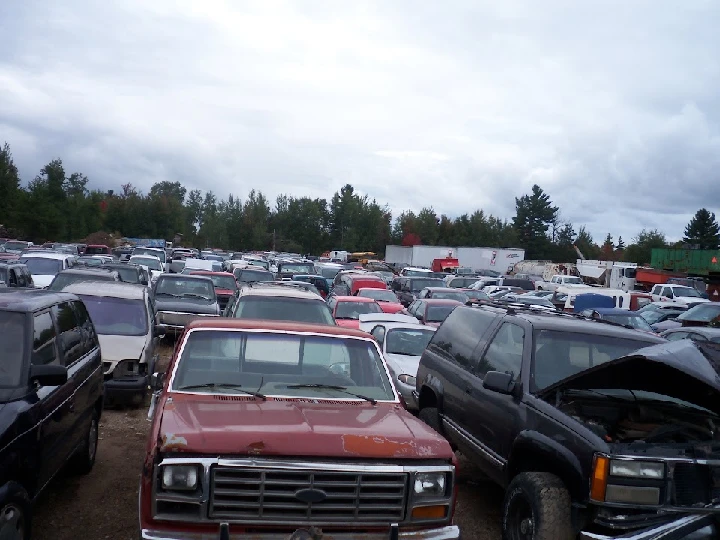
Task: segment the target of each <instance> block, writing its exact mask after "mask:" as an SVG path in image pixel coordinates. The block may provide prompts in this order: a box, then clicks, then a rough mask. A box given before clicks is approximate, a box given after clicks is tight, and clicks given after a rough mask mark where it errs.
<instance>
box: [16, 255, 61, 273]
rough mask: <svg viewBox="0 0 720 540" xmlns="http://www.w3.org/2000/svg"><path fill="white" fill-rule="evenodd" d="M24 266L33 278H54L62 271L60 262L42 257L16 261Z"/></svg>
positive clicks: (24, 258)
mask: <svg viewBox="0 0 720 540" xmlns="http://www.w3.org/2000/svg"><path fill="white" fill-rule="evenodd" d="M18 262H21V263H23V264H25V265H26V266H27V267H28V270H30V273H31V274H32V275H34V276H54V275H55V274H57V273H58V272H59V271H60V270H62V261H59V260H57V259H45V258H43V257H23V258H21V259H19V260H18Z"/></svg>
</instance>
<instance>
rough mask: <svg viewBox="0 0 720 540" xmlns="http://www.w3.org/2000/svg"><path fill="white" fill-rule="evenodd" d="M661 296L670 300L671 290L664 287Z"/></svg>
mask: <svg viewBox="0 0 720 540" xmlns="http://www.w3.org/2000/svg"><path fill="white" fill-rule="evenodd" d="M662 295H663V296H664V297H665V298H672V297H673V293H672V289H671V288H670V287H664V288H663V292H662Z"/></svg>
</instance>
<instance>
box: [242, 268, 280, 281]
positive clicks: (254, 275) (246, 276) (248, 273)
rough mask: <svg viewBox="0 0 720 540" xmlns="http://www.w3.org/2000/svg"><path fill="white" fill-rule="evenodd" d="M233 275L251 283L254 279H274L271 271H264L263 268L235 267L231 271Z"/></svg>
mask: <svg viewBox="0 0 720 540" xmlns="http://www.w3.org/2000/svg"><path fill="white" fill-rule="evenodd" d="M233 275H234V276H235V278H236V279H237V280H238V281H244V282H246V283H252V282H254V281H275V277H274V276H273V275H272V272H266V271H265V270H247V269H241V268H236V269H235V270H234V271H233Z"/></svg>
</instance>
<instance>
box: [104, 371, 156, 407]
mask: <svg viewBox="0 0 720 540" xmlns="http://www.w3.org/2000/svg"><path fill="white" fill-rule="evenodd" d="M149 382H150V381H149V379H148V376H147V375H142V376H139V377H132V378H131V377H128V378H122V379H108V380H106V381H105V397H106V399H107V400H109V401H113V402H117V401H121V402H122V401H133V400H134V399H135V398H137V397H138V396H144V395H145V392H147V388H148V384H149Z"/></svg>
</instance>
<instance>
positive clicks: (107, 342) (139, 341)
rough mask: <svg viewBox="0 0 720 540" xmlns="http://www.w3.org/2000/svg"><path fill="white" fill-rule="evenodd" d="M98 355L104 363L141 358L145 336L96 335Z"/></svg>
mask: <svg viewBox="0 0 720 540" xmlns="http://www.w3.org/2000/svg"><path fill="white" fill-rule="evenodd" d="M98 341H99V342H100V354H101V356H102V359H103V361H105V362H116V361H118V360H127V359H131V358H132V359H134V360H138V359H140V358H142V353H143V351H144V350H145V343H146V342H147V338H146V336H111V335H108V334H98Z"/></svg>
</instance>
